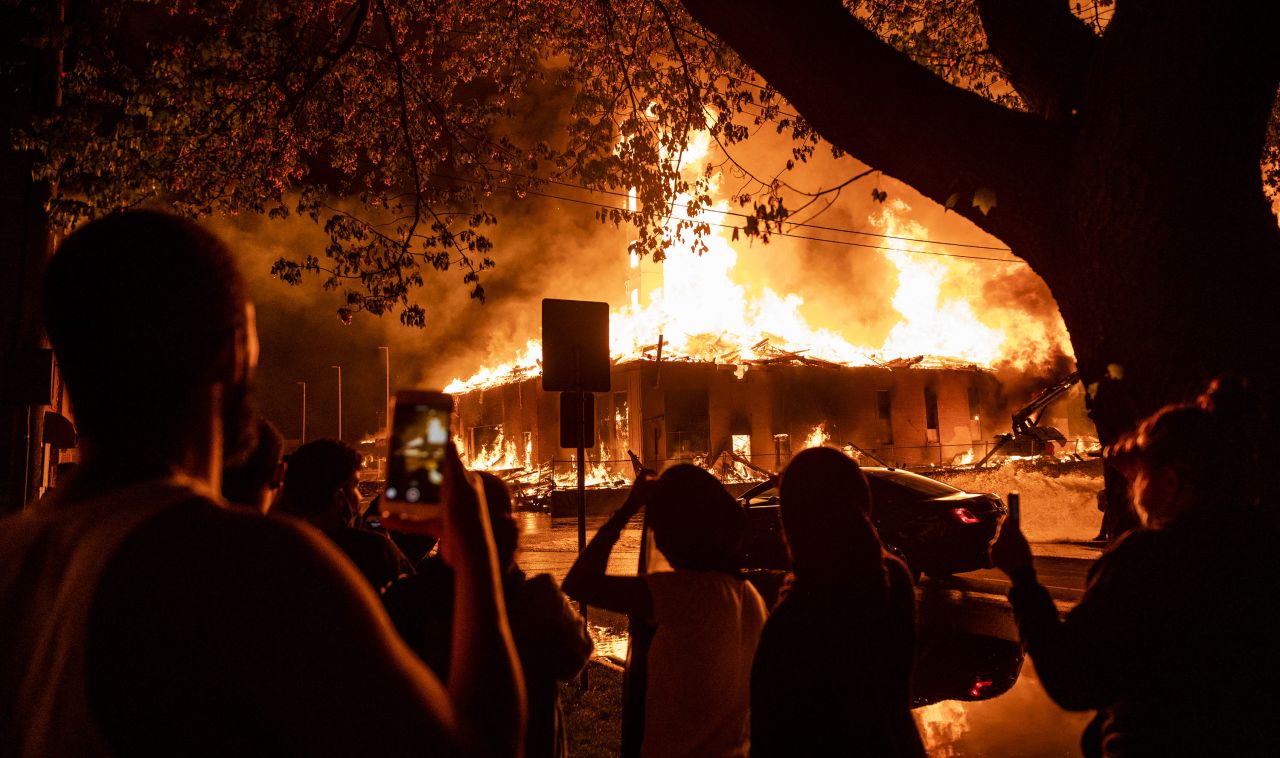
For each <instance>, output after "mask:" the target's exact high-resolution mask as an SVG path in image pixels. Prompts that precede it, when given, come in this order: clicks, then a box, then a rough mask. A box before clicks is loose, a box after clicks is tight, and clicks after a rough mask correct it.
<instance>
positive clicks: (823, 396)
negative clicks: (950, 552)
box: [457, 355, 999, 483]
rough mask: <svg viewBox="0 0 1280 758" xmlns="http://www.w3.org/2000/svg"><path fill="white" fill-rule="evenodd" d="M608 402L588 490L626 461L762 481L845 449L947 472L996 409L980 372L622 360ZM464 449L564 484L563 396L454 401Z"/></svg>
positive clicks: (992, 388) (599, 414) (478, 394)
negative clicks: (631, 455)
mask: <svg viewBox="0 0 1280 758" xmlns="http://www.w3.org/2000/svg"><path fill="white" fill-rule="evenodd" d="M611 384H612V389H611V391H610V392H609V393H601V394H598V395H597V396H596V403H595V418H594V427H595V436H596V440H597V443H596V445H595V446H593V448H592V449H591V450H590V451H589V452H588V455H587V457H588V463H589V466H590V470H591V472H592V479H593V481H595V482H596V483H604V482H609V481H613V480H616V479H623V478H627V475H628V473H629V471H630V463H629V459H628V456H627V451H629V450H630V451H634V452H635V453H636V454H637V455H638V456H639V457H640V459H641V460H642V461H643V462H644V464H645V465H646V466H648V467H650V468H654V469H659V470H660V469H661V468H663V467H664V466H667V465H670V464H672V463H676V462H693V463H699V464H701V465H705V466H709V467H712V468H713V470H716V472H717V473H719V474H720V475H721V477H722V478H724V479H726V480H729V481H732V480H735V479H737V480H742V479H749V478H759V476H760V475H761V474H762V472H765V471H778V470H779V469H781V467H782V466H783V465H785V463H786V461H787V460H788V458H789V457H790V455H791V454H792V453H793V452H797V451H799V450H801V449H804V448H806V447H813V446H815V445H820V444H832V445H836V446H838V447H843V448H845V449H846V450H848V451H849V452H851V453H854V454H856V455H859V456H863V457H864V458H865V459H867V462H868V463H875V462H877V461H879V462H884V463H886V464H889V465H894V466H928V465H946V464H950V463H952V462H953V461H955V460H956V459H957V458H959V457H962V456H966V455H970V453H971V451H972V450H973V449H974V447H975V445H978V446H980V445H981V435H982V434H983V431H982V430H981V428H980V426H979V424H980V419H981V416H982V414H983V408H984V404H985V406H986V407H991V405H992V404H993V403H994V402H995V399H996V398H997V397H998V395H999V383H998V381H997V380H996V378H995V377H994V375H993V374H992V373H991V372H989V371H985V370H982V369H980V368H978V367H976V366H972V365H964V364H947V363H942V362H930V363H926V362H924V361H915V362H912V361H897V362H895V363H894V364H888V365H883V366H843V365H839V364H835V363H828V362H826V361H817V360H813V359H805V358H802V357H799V356H795V355H780V356H777V357H775V358H770V359H760V360H755V361H752V362H750V363H742V364H736V365H735V364H724V363H710V362H697V361H677V362H661V361H658V360H644V359H639V360H630V361H626V362H621V363H617V364H616V365H615V366H614V367H613V370H612V374H611ZM457 413H458V419H457V421H458V426H457V429H458V430H459V433H460V435H461V440H460V443H461V444H460V447H461V448H462V449H463V450H465V451H466V453H467V455H468V457H469V459H470V460H471V461H473V463H475V464H476V465H479V466H482V467H485V468H497V469H524V470H528V471H532V470H535V469H539V468H546V467H550V468H551V469H552V471H553V473H554V474H555V475H556V477H557V478H561V479H565V478H568V476H569V474H570V473H571V469H572V452H571V451H567V450H564V449H562V448H560V445H559V443H560V425H559V422H560V412H559V396H558V395H557V394H555V393H548V392H543V391H542V389H541V386H540V377H538V376H536V375H535V376H529V377H526V378H523V379H519V380H516V381H513V382H509V383H506V384H500V385H497V386H493V387H488V388H480V389H474V390H471V391H469V392H464V393H462V394H459V395H458V396H457Z"/></svg>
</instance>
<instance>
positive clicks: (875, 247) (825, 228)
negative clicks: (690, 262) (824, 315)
mask: <svg viewBox="0 0 1280 758" xmlns="http://www.w3.org/2000/svg"><path fill="white" fill-rule="evenodd" d="M494 173H501V174H508V175H510V176H513V177H515V178H519V179H532V177H529V176H527V175H523V174H516V173H514V172H508V171H497V170H495V171H494ZM430 176H433V177H435V178H438V179H448V180H451V181H456V182H463V183H466V184H477V185H478V184H483V182H481V181H479V180H478V179H467V178H464V177H460V176H451V175H448V174H437V173H432V174H430ZM536 181H538V182H541V183H545V184H554V185H557V186H561V187H567V188H569V189H574V190H580V191H584V192H590V193H598V194H602V195H612V196H614V197H622V198H627V199H628V200H629V199H630V198H631V196H630V195H629V194H628V193H626V192H621V191H618V190H608V189H595V188H591V187H583V186H582V185H580V184H573V183H572V182H565V181H559V180H556V179H538V180H536ZM497 189H504V190H507V191H508V192H513V193H519V192H522V191H523V192H524V193H525V194H529V195H537V196H539V197H545V198H550V199H553V200H564V201H566V202H571V203H580V204H582V205H590V206H594V207H597V208H604V209H605V210H619V211H627V210H628V209H627V208H623V207H620V206H616V205H609V204H607V203H597V202H593V201H590V200H582V199H579V198H572V197H564V196H563V195H555V194H551V193H547V192H538V191H536V190H533V189H524V190H520V189H518V188H516V187H510V186H506V187H497ZM671 207H672V208H683V209H685V210H688V208H689V204H688V203H676V202H673V203H671ZM708 212H709V213H719V214H721V215H724V216H734V217H737V218H742V219H747V218H753V217H752V216H750V215H749V214H746V213H739V212H737V211H731V210H726V211H719V210H710V209H708ZM689 220H690V221H693V222H694V223H700V222H699V221H698V220H696V219H689ZM707 223H708V224H710V225H711V226H719V227H721V228H724V229H735V228H738V227H735V226H733V225H732V224H720V223H715V222H707ZM783 223H784V224H786V225H787V226H790V227H792V228H802V229H815V230H818V231H824V232H836V233H838V234H856V235H859V236H864V237H876V238H878V239H888V240H897V241H900V242H917V243H921V244H926V245H942V246H945V247H961V248H966V249H971V250H991V251H994V252H998V253H1012V252H1013V251H1012V250H1011V249H1010V248H1007V247H1000V246H997V245H978V244H974V243H968V242H947V241H944V240H934V239H926V238H923V237H903V236H900V235H895V234H883V233H880V232H868V231H864V230H861V229H848V228H845V227H839V226H824V225H822V224H812V223H808V222H796V223H791V222H786V221H784V222H783ZM777 234H779V235H781V236H785V237H796V238H797V239H811V240H817V241H820V242H831V243H833V244H847V245H851V246H854V247H866V248H870V249H872V250H896V249H897V248H889V247H883V246H878V245H866V244H862V243H857V242H842V241H839V240H824V239H822V238H821V237H807V236H802V235H796V234H791V233H783V232H778V233H777ZM908 252H920V253H925V254H927V255H943V256H952V257H956V258H972V259H974V260H984V261H1002V262H1007V263H1021V262H1022V261H1015V260H1010V259H1008V258H993V257H984V256H973V255H962V254H959V253H942V252H929V251H923V250H917V251H908Z"/></svg>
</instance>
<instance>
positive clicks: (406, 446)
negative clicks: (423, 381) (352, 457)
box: [382, 390, 453, 519]
mask: <svg viewBox="0 0 1280 758" xmlns="http://www.w3.org/2000/svg"><path fill="white" fill-rule="evenodd" d="M452 416H453V397H452V396H451V395H446V394H445V393H443V392H435V391H430V390H401V391H399V392H397V393H396V403H395V411H394V414H393V415H392V417H391V438H390V439H389V440H388V441H387V444H388V450H387V485H386V491H385V492H384V493H383V498H382V502H383V510H385V511H386V512H388V513H391V514H393V515H396V516H400V517H402V518H407V519H437V518H440V509H441V504H440V486H441V485H442V484H444V456H445V447H446V445H448V444H449V436H450V421H451V419H452Z"/></svg>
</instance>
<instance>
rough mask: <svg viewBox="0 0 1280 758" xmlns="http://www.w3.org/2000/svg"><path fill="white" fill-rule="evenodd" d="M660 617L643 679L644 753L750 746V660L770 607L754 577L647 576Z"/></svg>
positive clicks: (655, 755) (704, 754) (742, 751)
mask: <svg viewBox="0 0 1280 758" xmlns="http://www.w3.org/2000/svg"><path fill="white" fill-rule="evenodd" d="M645 581H646V584H647V585H648V587H649V595H650V597H651V598H652V599H653V617H652V618H651V619H649V621H650V622H651V623H654V624H656V626H657V628H656V631H655V632H654V636H653V642H652V643H651V645H650V647H649V656H648V678H647V681H646V683H645V706H644V740H643V742H642V743H641V747H640V754H641V756H644V758H677V757H678V756H690V757H691V758H692V757H695V756H696V757H697V758H721V757H727V756H745V755H747V752H748V747H749V744H750V743H749V741H748V729H749V724H750V720H749V715H750V714H749V708H750V704H751V662H752V659H753V658H754V657H755V654H756V645H757V644H758V643H759V642H760V631H761V630H762V629H763V628H764V620H765V616H766V615H767V611H766V610H765V606H764V600H762V599H761V598H760V594H759V593H758V592H756V589H755V587H752V586H751V584H750V583H749V582H746V581H743V580H739V579H735V578H733V577H731V576H729V575H728V574H725V573H723V572H720V571H686V570H676V571H664V572H661V573H656V574H649V575H647V576H645Z"/></svg>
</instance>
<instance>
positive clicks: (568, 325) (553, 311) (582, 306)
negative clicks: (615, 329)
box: [542, 298, 609, 392]
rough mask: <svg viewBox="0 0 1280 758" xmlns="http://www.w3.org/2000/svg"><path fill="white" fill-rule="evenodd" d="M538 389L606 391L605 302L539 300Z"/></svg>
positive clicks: (607, 319) (606, 310)
mask: <svg viewBox="0 0 1280 758" xmlns="http://www.w3.org/2000/svg"><path fill="white" fill-rule="evenodd" d="M542 389H544V390H546V391H548V392H567V391H573V390H578V389H581V390H582V391H584V392H608V391H609V304H608V303H597V302H593V301H590V300H553V299H550V298H547V299H545V300H543V301H542Z"/></svg>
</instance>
